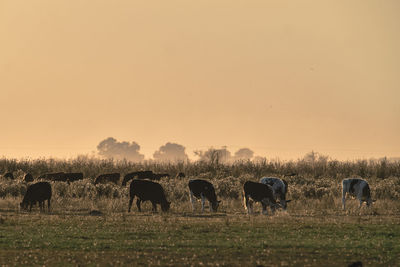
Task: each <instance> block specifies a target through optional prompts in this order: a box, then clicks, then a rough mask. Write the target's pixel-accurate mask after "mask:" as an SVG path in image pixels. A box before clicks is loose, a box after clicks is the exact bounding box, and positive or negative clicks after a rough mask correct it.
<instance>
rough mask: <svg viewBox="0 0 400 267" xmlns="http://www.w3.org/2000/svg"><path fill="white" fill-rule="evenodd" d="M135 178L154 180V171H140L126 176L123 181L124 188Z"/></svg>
mask: <svg viewBox="0 0 400 267" xmlns="http://www.w3.org/2000/svg"><path fill="white" fill-rule="evenodd" d="M133 178H137V179H152V178H153V172H152V171H138V172H131V173H128V174H127V175H125V176H124V180H122V186H126V184H127V183H128V182H129V181H130V180H132V179H133Z"/></svg>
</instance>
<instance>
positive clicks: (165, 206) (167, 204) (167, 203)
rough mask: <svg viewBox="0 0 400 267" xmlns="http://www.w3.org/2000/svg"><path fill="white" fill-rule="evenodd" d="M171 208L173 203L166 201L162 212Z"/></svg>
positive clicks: (162, 204) (162, 205)
mask: <svg viewBox="0 0 400 267" xmlns="http://www.w3.org/2000/svg"><path fill="white" fill-rule="evenodd" d="M170 207H171V202H168V201H166V202H164V203H161V210H162V211H168V210H169V208H170Z"/></svg>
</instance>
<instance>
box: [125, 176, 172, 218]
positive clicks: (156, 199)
mask: <svg viewBox="0 0 400 267" xmlns="http://www.w3.org/2000/svg"><path fill="white" fill-rule="evenodd" d="M135 196H136V197H137V200H136V206H137V207H138V210H139V211H142V210H141V209H140V203H141V202H142V201H147V200H150V201H151V204H153V211H157V205H156V204H160V205H161V210H162V211H168V210H169V207H170V204H171V202H168V201H167V199H166V197H165V193H164V189H163V188H162V186H161V185H160V184H159V183H155V182H152V181H148V180H136V179H135V180H132V182H131V185H130V188H129V197H130V199H129V208H128V212H130V211H131V207H132V202H133V199H134V198H135Z"/></svg>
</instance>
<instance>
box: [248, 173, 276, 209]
mask: <svg viewBox="0 0 400 267" xmlns="http://www.w3.org/2000/svg"><path fill="white" fill-rule="evenodd" d="M250 198H251V199H250ZM252 200H254V201H255V202H261V205H262V213H263V214H265V215H268V211H267V206H269V207H270V208H271V211H272V213H274V212H275V210H276V209H277V208H279V207H280V204H278V203H276V201H275V197H274V191H273V189H272V187H271V186H270V185H267V184H263V183H257V182H252V181H247V182H245V183H244V185H243V204H244V208H245V209H246V210H247V213H248V214H251V213H253V203H252V202H253V201H252Z"/></svg>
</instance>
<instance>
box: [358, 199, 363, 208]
mask: <svg viewBox="0 0 400 267" xmlns="http://www.w3.org/2000/svg"><path fill="white" fill-rule="evenodd" d="M363 202H364V201H362V200H361V199H360V207H359V208H360V209H361V206H362V203H363Z"/></svg>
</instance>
